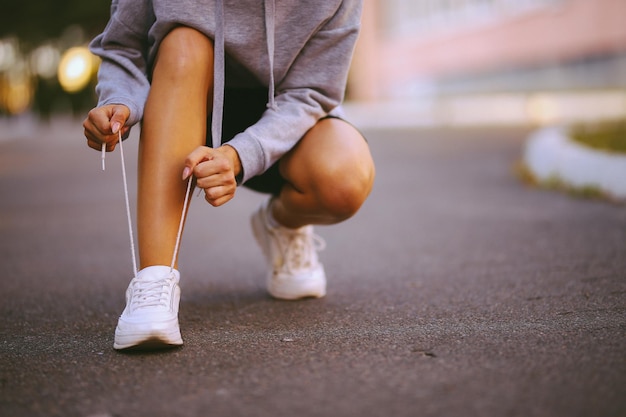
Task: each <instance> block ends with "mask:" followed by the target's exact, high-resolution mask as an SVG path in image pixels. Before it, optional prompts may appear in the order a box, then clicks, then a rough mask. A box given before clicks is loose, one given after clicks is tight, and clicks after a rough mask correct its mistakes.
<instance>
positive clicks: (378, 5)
mask: <svg viewBox="0 0 626 417" xmlns="http://www.w3.org/2000/svg"><path fill="white" fill-rule="evenodd" d="M625 17H626V1H625V0H366V1H365V9H364V15H363V29H362V34H361V37H360V40H359V44H358V45H357V50H356V53H355V60H354V65H353V68H352V73H351V77H350V85H349V98H350V99H352V100H359V101H377V100H385V99H394V98H411V97H423V96H425V95H426V96H433V95H445V94H450V93H454V94H469V93H488V92H503V91H537V90H571V89H614V88H620V89H625V88H626V24H625V23H624V19H625Z"/></svg>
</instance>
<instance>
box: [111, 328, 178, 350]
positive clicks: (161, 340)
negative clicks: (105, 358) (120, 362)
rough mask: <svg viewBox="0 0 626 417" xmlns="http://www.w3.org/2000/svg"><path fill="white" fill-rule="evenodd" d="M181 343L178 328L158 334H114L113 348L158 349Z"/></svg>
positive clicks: (176, 345) (169, 347)
mask: <svg viewBox="0 0 626 417" xmlns="http://www.w3.org/2000/svg"><path fill="white" fill-rule="evenodd" d="M182 344H183V339H182V337H181V335H180V330H179V329H176V330H173V331H171V332H169V333H162V332H160V333H158V334H127V335H121V334H118V333H116V334H115V342H114V343H113V348H114V349H116V350H160V349H171V348H175V347H178V346H181V345H182Z"/></svg>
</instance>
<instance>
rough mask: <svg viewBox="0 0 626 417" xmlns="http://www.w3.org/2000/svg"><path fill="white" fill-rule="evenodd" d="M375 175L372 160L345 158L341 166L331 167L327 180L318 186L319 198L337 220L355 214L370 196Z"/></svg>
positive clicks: (320, 202)
mask: <svg viewBox="0 0 626 417" xmlns="http://www.w3.org/2000/svg"><path fill="white" fill-rule="evenodd" d="M374 177H375V169H374V164H373V162H371V160H368V161H355V163H352V164H350V163H349V162H347V161H345V160H344V164H343V165H342V166H341V167H338V168H335V169H329V170H328V171H327V177H326V179H325V181H322V182H320V183H319V184H320V186H319V187H316V188H317V190H316V194H317V200H318V202H319V204H320V205H321V206H322V207H323V208H324V210H325V211H326V212H327V213H328V214H329V215H330V216H332V217H334V218H335V220H336V221H343V220H346V219H348V218H350V217H352V216H354V215H355V214H356V213H357V212H358V211H359V209H360V208H361V206H362V205H363V203H364V202H365V200H366V199H367V197H368V196H369V194H370V192H371V190H372V187H373V184H374Z"/></svg>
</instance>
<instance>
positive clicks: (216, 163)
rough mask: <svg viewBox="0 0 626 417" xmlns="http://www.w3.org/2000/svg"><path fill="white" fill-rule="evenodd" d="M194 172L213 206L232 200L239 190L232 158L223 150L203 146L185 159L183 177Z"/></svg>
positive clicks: (198, 183) (205, 195)
mask: <svg viewBox="0 0 626 417" xmlns="http://www.w3.org/2000/svg"><path fill="white" fill-rule="evenodd" d="M192 173H193V175H194V176H195V177H196V185H197V186H198V187H199V188H202V189H203V190H204V198H205V200H206V201H207V202H208V203H209V204H211V205H212V206H215V207H217V206H220V205H222V204H225V203H226V202H228V201H230V200H231V199H232V198H233V197H234V195H235V191H236V190H237V182H236V180H235V174H234V171H233V166H232V163H231V162H230V160H229V159H228V158H227V157H225V156H224V154H223V153H222V152H219V151H216V150H215V149H212V148H208V147H206V146H201V147H198V148H196V149H195V150H194V151H193V152H191V153H190V154H189V155H188V156H187V158H186V160H185V169H184V170H183V179H187V178H189V176H190V175H191V174H192Z"/></svg>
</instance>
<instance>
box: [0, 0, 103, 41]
mask: <svg viewBox="0 0 626 417" xmlns="http://www.w3.org/2000/svg"><path fill="white" fill-rule="evenodd" d="M110 4H111V1H110V0H88V1H85V0H60V1H50V0H22V1H19V0H18V1H9V0H2V3H1V6H0V38H2V37H6V36H16V37H18V38H19V39H20V40H21V41H23V42H25V43H27V44H30V45H36V44H38V43H41V42H43V41H45V40H47V39H50V38H57V37H59V36H60V35H61V34H62V33H63V31H64V30H65V29H66V28H67V27H68V26H72V25H78V26H80V27H81V28H83V30H84V31H85V34H86V35H87V36H88V37H92V36H94V35H96V34H98V33H99V32H101V31H102V29H104V26H105V25H106V22H107V21H108V19H109V9H110Z"/></svg>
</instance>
